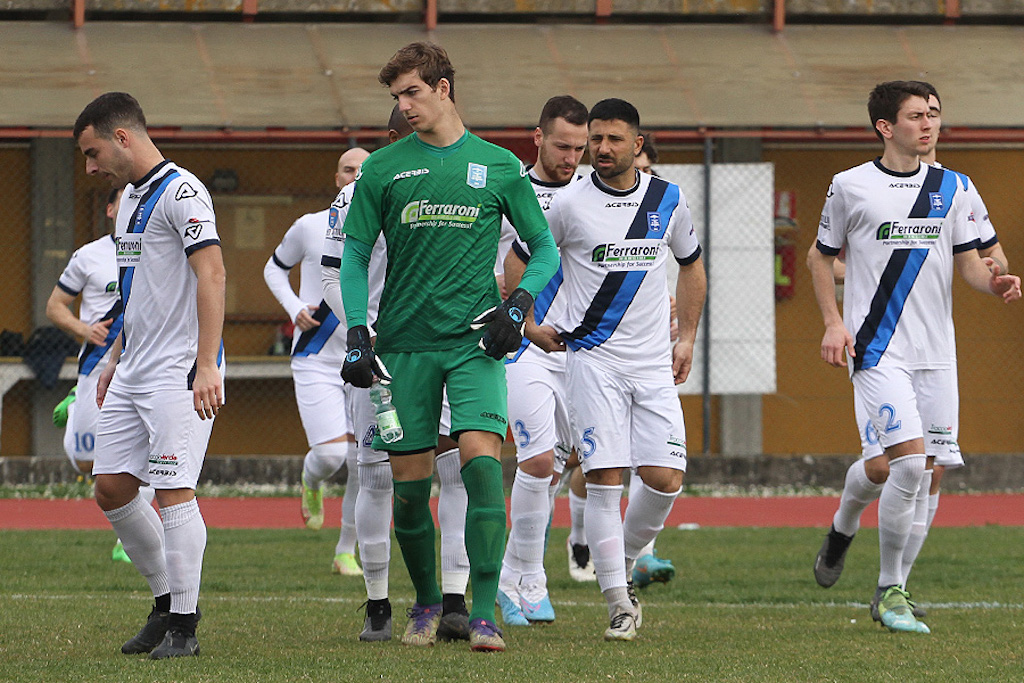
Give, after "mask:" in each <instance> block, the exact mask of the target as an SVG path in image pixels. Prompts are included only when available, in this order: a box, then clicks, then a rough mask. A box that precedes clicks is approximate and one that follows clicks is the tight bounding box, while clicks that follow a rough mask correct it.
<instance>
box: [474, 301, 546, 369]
mask: <svg viewBox="0 0 1024 683" xmlns="http://www.w3.org/2000/svg"><path fill="white" fill-rule="evenodd" d="M531 306H533V296H532V295H531V294H530V293H529V292H527V291H526V290H525V289H522V288H519V289H517V290H515V291H514V292H512V293H511V294H509V295H508V298H507V299H505V300H504V301H503V302H501V305H500V306H497V307H495V308H491V309H488V310H486V311H484V312H483V313H481V314H480V315H478V316H477V317H476V318H474V319H473V322H472V323H471V324H470V327H471V328H472V329H474V330H479V329H482V328H483V327H484V326H486V327H487V330H486V331H485V332H484V336H483V337H481V339H480V348H481V349H483V350H484V353H485V354H487V355H488V356H490V357H491V358H494V359H495V360H500V359H501V357H502V356H505V355H508V354H511V353H512V352H514V351H515V350H516V349H517V348H519V345H520V344H521V343H522V341H523V325H525V324H526V314H527V313H529V311H530V307H531Z"/></svg>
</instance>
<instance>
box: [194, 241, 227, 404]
mask: <svg viewBox="0 0 1024 683" xmlns="http://www.w3.org/2000/svg"><path fill="white" fill-rule="evenodd" d="M188 263H189V265H190V266H191V267H192V270H193V271H194V272H195V274H196V277H197V278H198V280H199V283H198V285H197V287H196V291H197V311H198V317H199V349H198V353H197V358H196V377H195V380H194V381H193V382H192V393H193V396H194V401H195V404H194V405H195V409H196V412H197V413H199V417H200V418H202V419H207V418H212V417H214V416H215V415H216V414H217V411H218V410H219V409H220V406H221V404H222V403H223V402H224V387H223V383H222V381H221V376H220V369H219V368H218V367H217V356H218V355H219V353H220V345H221V338H222V337H223V334H224V283H225V278H226V274H225V271H224V258H223V255H222V253H221V248H220V245H219V244H214V245H210V246H208V247H203V248H202V249H199V250H198V251H194V252H192V255H191V256H189V257H188Z"/></svg>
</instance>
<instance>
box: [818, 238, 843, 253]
mask: <svg viewBox="0 0 1024 683" xmlns="http://www.w3.org/2000/svg"><path fill="white" fill-rule="evenodd" d="M815 246H816V247H817V248H818V251H820V252H821V253H822V254H824V255H825V256H839V252H840V251H842V247H830V246H828V245H827V244H824V243H823V242H822V241H821V240H818V241H817V242H816V243H815Z"/></svg>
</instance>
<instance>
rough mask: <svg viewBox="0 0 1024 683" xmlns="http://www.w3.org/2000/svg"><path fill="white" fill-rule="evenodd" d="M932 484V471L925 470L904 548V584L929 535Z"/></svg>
mask: <svg viewBox="0 0 1024 683" xmlns="http://www.w3.org/2000/svg"><path fill="white" fill-rule="evenodd" d="M931 486H932V471H931V470H925V471H924V474H923V475H921V486H920V488H919V489H918V491H917V498H915V499H914V521H913V523H912V524H911V525H910V535H909V536H908V537H907V545H906V547H905V548H904V549H903V560H902V563H901V567H902V568H901V570H900V573H901V574H902V575H903V586H904V587H906V585H907V580H908V579H909V578H910V570H911V569H912V568H913V566H914V562H916V561H917V555H918V553H920V552H921V546H923V545H924V539H925V538H927V537H928V489H930V488H931Z"/></svg>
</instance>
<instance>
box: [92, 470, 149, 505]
mask: <svg viewBox="0 0 1024 683" xmlns="http://www.w3.org/2000/svg"><path fill="white" fill-rule="evenodd" d="M139 483H140V482H139V480H138V479H135V477H128V478H125V477H122V476H117V475H113V476H107V475H102V474H101V475H99V476H97V477H96V484H95V488H94V491H93V493H94V495H95V497H96V504H97V505H99V506H100V509H101V510H103V511H104V512H110V511H111V510H116V509H117V508H120V507H124V506H125V505H127V504H128V503H130V502H132V500H134V498H135V496H137V495H138V494H139Z"/></svg>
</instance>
